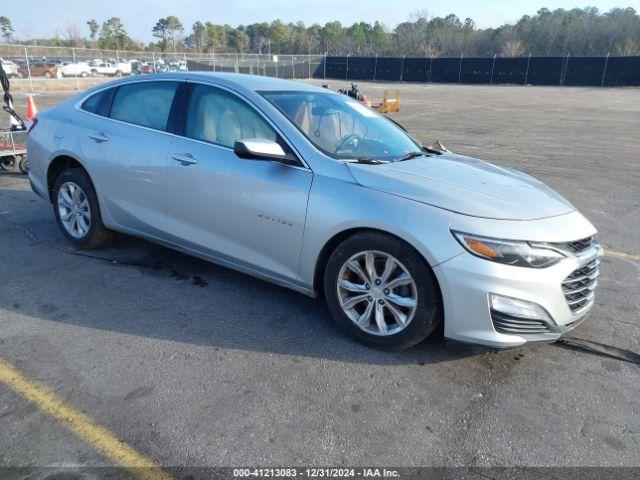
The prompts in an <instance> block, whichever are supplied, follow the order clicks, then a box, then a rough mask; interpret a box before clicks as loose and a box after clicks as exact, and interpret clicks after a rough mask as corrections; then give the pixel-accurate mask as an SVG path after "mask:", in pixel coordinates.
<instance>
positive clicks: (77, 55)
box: [0, 44, 640, 92]
mask: <svg viewBox="0 0 640 480" xmlns="http://www.w3.org/2000/svg"><path fill="white" fill-rule="evenodd" d="M0 58H2V59H3V67H4V69H5V71H6V72H7V73H8V74H9V76H12V77H17V78H24V79H26V80H27V81H28V82H29V85H28V88H29V91H31V92H35V91H38V90H53V89H54V88H49V84H48V83H47V82H44V81H43V80H51V79H59V80H69V81H75V85H73V86H74V88H75V89H84V88H86V87H87V86H89V85H91V84H94V83H95V82H100V81H103V80H100V79H108V78H109V77H115V76H126V75H143V74H148V73H157V72H171V71H207V72H236V73H247V74H253V75H265V76H270V77H278V78H288V79H305V78H331V79H340V80H353V81H356V80H377V81H380V80H381V81H390V82H398V81H400V82H402V81H404V82H434V83H470V84H514V85H571V86H634V85H640V57H638V56H635V57H633V56H631V57H614V56H609V55H606V56H602V57H572V56H570V55H565V56H556V57H537V56H524V57H512V58H511V57H510V58H504V57H499V56H497V55H496V56H493V57H485V58H472V57H464V56H460V57H442V58H400V57H352V56H346V57H345V56H326V55H262V54H242V53H238V54H235V53H223V54H219V53H206V54H204V53H156V52H143V51H122V50H103V49H88V48H69V47H50V46H36V45H8V44H0ZM85 78H92V79H95V80H94V82H93V83H87V82H83V81H82V80H83V79H85Z"/></svg>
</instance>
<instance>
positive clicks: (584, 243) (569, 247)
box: [548, 236, 596, 255]
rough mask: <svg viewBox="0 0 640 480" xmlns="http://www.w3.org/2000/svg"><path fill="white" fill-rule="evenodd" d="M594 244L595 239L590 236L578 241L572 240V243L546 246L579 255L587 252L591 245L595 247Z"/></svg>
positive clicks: (557, 243)
mask: <svg viewBox="0 0 640 480" xmlns="http://www.w3.org/2000/svg"><path fill="white" fill-rule="evenodd" d="M595 243H596V237H594V236H592V237H587V238H582V239H580V240H574V241H573V242H554V243H549V244H548V245H551V246H553V247H555V248H557V249H559V250H564V251H566V252H570V253H573V254H577V255H579V254H581V253H583V252H584V251H586V250H589V249H590V248H591V247H592V246H593V245H595Z"/></svg>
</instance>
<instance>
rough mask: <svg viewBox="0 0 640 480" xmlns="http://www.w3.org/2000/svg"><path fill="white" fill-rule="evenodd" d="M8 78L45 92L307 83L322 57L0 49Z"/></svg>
mask: <svg viewBox="0 0 640 480" xmlns="http://www.w3.org/2000/svg"><path fill="white" fill-rule="evenodd" d="M0 58H2V63H3V68H4V70H5V72H6V73H7V74H8V75H9V77H12V78H18V79H25V80H26V81H28V82H29V90H30V91H37V90H38V87H40V88H41V89H47V90H48V88H46V86H47V84H46V83H42V80H53V79H57V80H66V81H72V82H75V84H76V85H75V86H76V88H77V89H82V88H86V86H85V83H86V82H82V80H83V79H86V78H93V79H105V80H107V79H108V78H110V77H117V76H127V75H144V74H150V73H161V72H174V71H206V72H236V73H248V74H253V75H266V76H270V77H279V78H288V79H304V78H313V77H322V76H323V75H324V63H325V56H324V55H262V54H242V53H238V54H235V53H222V54H219V53H206V54H205V53H157V52H143V51H124V50H106V49H93V48H70V47H51V46H37V45H12V44H0Z"/></svg>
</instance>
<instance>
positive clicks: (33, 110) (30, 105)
mask: <svg viewBox="0 0 640 480" xmlns="http://www.w3.org/2000/svg"><path fill="white" fill-rule="evenodd" d="M37 114H38V108H37V107H36V102H35V100H34V99H33V97H32V96H31V95H27V122H28V121H29V120H32V119H33V118H34V117H35V116H36V115H37Z"/></svg>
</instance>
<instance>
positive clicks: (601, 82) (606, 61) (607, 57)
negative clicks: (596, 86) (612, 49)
mask: <svg viewBox="0 0 640 480" xmlns="http://www.w3.org/2000/svg"><path fill="white" fill-rule="evenodd" d="M607 63H609V53H607V56H606V57H605V59H604V68H603V69H602V80H601V81H600V87H604V76H605V75H606V73H607Z"/></svg>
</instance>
